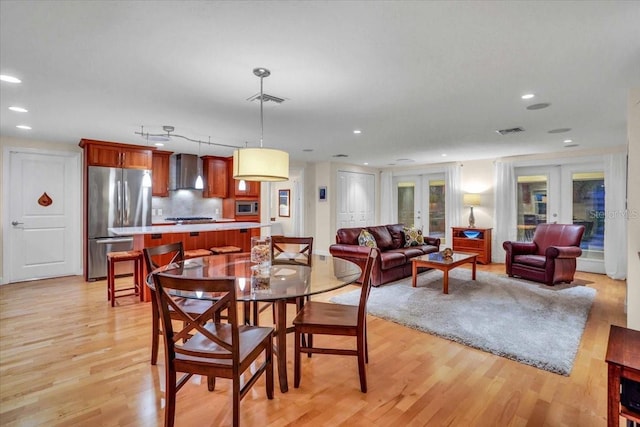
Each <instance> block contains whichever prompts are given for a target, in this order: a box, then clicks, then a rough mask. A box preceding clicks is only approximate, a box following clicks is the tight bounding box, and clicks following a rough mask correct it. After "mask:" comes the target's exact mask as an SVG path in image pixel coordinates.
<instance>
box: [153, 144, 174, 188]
mask: <svg viewBox="0 0 640 427" xmlns="http://www.w3.org/2000/svg"><path fill="white" fill-rule="evenodd" d="M171 154H173V153H172V152H171V151H158V150H156V151H154V152H153V155H152V167H151V176H152V178H153V181H152V182H153V184H152V188H151V194H152V195H153V196H156V197H169V159H170V157H171Z"/></svg>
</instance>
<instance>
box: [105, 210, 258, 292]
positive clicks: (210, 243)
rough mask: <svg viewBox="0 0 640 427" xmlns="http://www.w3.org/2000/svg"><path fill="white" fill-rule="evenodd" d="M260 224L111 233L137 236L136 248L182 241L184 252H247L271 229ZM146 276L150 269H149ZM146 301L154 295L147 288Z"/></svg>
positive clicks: (175, 226) (118, 229) (165, 227)
mask: <svg viewBox="0 0 640 427" xmlns="http://www.w3.org/2000/svg"><path fill="white" fill-rule="evenodd" d="M270 226H271V224H269V223H259V222H208V223H204V224H168V225H151V226H145V227H114V228H109V231H110V232H111V233H113V234H115V235H116V236H133V249H134V250H140V251H141V250H142V249H143V248H147V247H152V246H160V245H166V244H168V243H176V242H182V245H183V247H184V250H193V249H210V248H212V247H219V246H237V247H239V248H241V249H242V251H243V252H249V251H250V249H251V237H253V236H260V230H261V229H262V228H265V227H270ZM145 276H146V266H145ZM144 299H145V301H149V300H150V294H149V292H148V290H147V289H145V295H144Z"/></svg>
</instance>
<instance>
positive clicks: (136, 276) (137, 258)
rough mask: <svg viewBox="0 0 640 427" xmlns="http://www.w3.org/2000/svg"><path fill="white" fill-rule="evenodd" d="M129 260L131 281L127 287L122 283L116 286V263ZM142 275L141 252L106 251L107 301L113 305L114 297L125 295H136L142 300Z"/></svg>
mask: <svg viewBox="0 0 640 427" xmlns="http://www.w3.org/2000/svg"><path fill="white" fill-rule="evenodd" d="M130 261H133V283H132V284H131V285H128V286H127V287H122V285H121V286H120V287H116V263H118V262H130ZM143 276H144V274H143V268H142V252H140V251H118V252H109V253H107V301H111V307H114V306H115V301H116V298H121V297H126V296H137V297H139V299H140V301H142V300H143V291H142V286H143V283H144V277H143ZM127 291H131V292H127ZM125 292H126V293H125Z"/></svg>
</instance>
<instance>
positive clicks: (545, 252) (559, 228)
mask: <svg viewBox="0 0 640 427" xmlns="http://www.w3.org/2000/svg"><path fill="white" fill-rule="evenodd" d="M583 234H584V225H574V224H538V226H537V227H536V229H535V232H534V234H533V241H532V242H504V243H503V244H502V247H503V248H504V250H505V251H506V259H505V267H506V270H507V274H508V275H509V277H513V276H519V277H522V278H523V279H528V280H534V281H536V282H541V283H545V284H547V285H555V284H556V283H561V282H567V283H570V282H572V281H573V275H574V274H575V272H576V258H578V257H579V256H580V255H582V249H580V241H581V240H582V235H583Z"/></svg>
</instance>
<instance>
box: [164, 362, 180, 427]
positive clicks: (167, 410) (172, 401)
mask: <svg viewBox="0 0 640 427" xmlns="http://www.w3.org/2000/svg"><path fill="white" fill-rule="evenodd" d="M165 374H166V385H165V392H164V397H165V403H164V405H165V406H164V426H165V427H173V424H174V422H175V417H176V393H177V392H178V390H177V387H176V373H175V371H173V372H171V371H169V369H166V373H165Z"/></svg>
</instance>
